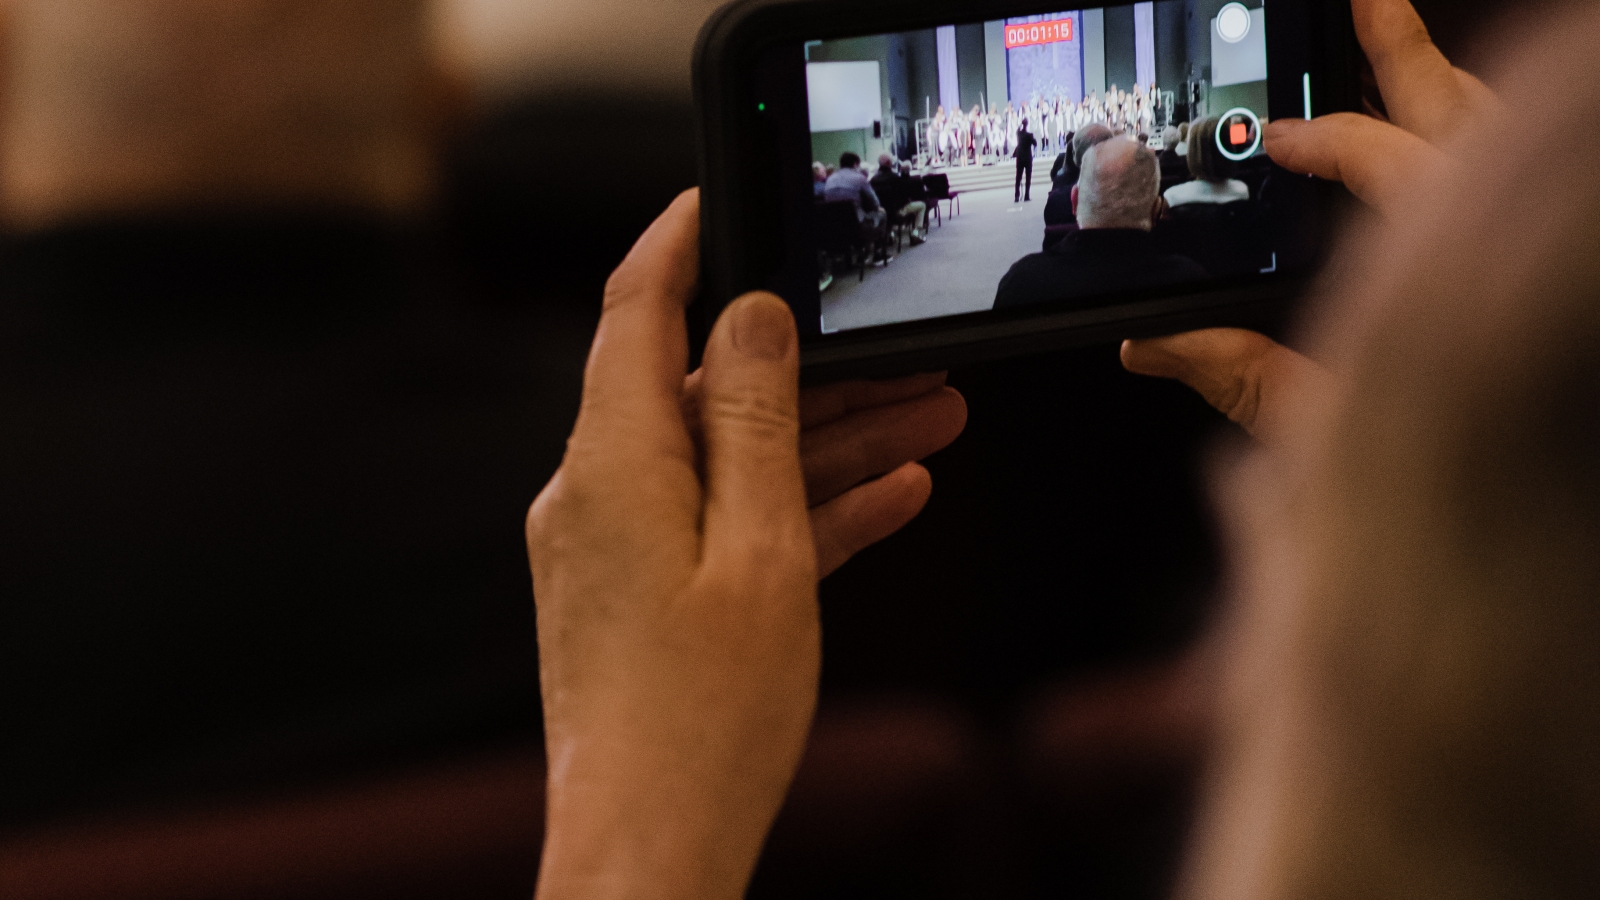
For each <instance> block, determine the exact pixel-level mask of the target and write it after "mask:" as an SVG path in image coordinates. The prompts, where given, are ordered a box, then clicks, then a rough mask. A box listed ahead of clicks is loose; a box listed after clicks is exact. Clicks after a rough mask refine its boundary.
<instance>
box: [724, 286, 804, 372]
mask: <svg viewBox="0 0 1600 900" xmlns="http://www.w3.org/2000/svg"><path fill="white" fill-rule="evenodd" d="M793 319H794V317H793V316H792V315H790V313H789V307H787V306H784V305H783V304H782V303H781V302H778V301H775V300H772V299H770V298H747V299H745V300H741V301H739V304H738V306H737V308H736V309H734V311H733V346H734V347H736V348H738V350H739V352H741V353H743V354H745V355H746V356H753V357H755V358H757V359H782V358H783V357H784V355H785V354H787V353H788V352H789V341H790V337H789V335H790V332H791V331H793V329H794V326H793V325H792V324H791V323H792V322H793Z"/></svg>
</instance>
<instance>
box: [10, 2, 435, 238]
mask: <svg viewBox="0 0 1600 900" xmlns="http://www.w3.org/2000/svg"><path fill="white" fill-rule="evenodd" d="M11 7H12V8H11V10H10V16H9V26H10V27H9V34H8V35H7V38H8V44H9V58H8V60H7V77H6V79H5V84H4V91H5V97H4V102H3V103H0V110H3V117H0V204H3V208H4V215H5V217H6V218H7V219H9V220H10V221H11V223H12V224H13V225H15V226H20V227H25V228H27V227H47V226H49V225H52V224H55V223H57V222H61V221H64V220H70V219H82V218H88V217H95V216H103V215H118V214H127V213H130V212H131V213H143V212H150V211H168V210H186V209H193V208H196V207H219V206H220V207H226V208H230V209H238V208H240V207H244V208H253V207H271V208H282V207H294V208H303V207H306V206H317V207H324V208H325V207H345V208H354V209H363V210H370V211H374V212H379V213H386V214H388V213H410V212H413V211H415V210H416V209H417V208H418V207H419V206H421V205H423V204H424V203H426V201H427V200H428V199H429V197H430V195H431V193H432V190H433V187H434V180H435V174H436V173H435V163H436V150H437V143H438V140H439V138H440V137H441V134H440V133H439V132H440V129H441V126H442V125H443V123H444V120H445V117H446V116H445V112H446V104H445V103H444V102H443V100H444V99H445V97H446V93H445V91H443V90H436V89H439V88H443V87H444V79H443V78H442V77H440V76H441V75H442V73H441V71H440V70H439V69H438V68H437V66H436V64H435V59H434V54H433V48H432V47H431V46H430V31H429V19H428V6H427V0H233V2H227V3H219V2H194V0H15V2H14V3H13V4H12V5H11Z"/></svg>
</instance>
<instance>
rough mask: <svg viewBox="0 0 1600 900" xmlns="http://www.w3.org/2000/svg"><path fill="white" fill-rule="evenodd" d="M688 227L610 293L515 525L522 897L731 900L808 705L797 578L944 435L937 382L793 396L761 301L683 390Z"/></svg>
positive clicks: (714, 345)
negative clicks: (571, 415) (528, 682)
mask: <svg viewBox="0 0 1600 900" xmlns="http://www.w3.org/2000/svg"><path fill="white" fill-rule="evenodd" d="M698 221H699V217H698V198H697V196H696V195H695V194H694V193H692V192H691V193H688V194H685V195H684V196H682V197H680V198H679V199H678V201H677V202H676V203H674V204H673V206H672V207H671V208H670V209H669V210H668V211H667V213H666V214H665V215H663V216H662V217H661V219H660V220H659V221H657V222H656V224H655V225H654V226H652V227H651V229H650V230H649V231H648V232H646V234H645V235H644V237H643V238H641V239H640V241H639V244H638V245H637V247H635V249H634V251H633V252H632V254H630V256H629V257H628V259H627V260H626V261H625V262H624V263H623V265H622V267H621V268H620V269H618V271H617V273H616V274H615V275H614V276H613V277H612V279H611V282H610V284H609V285H608V286H607V290H606V302H605V312H604V314H603V318H602V321H601V324H600V328H599V331H598V333H597V335H596V337H595V342H594V349H593V352H592V355H591V358H590V361H589V367H588V371H587V374H586V378H585V389H584V399H583V405H582V408H581V412H580V414H579V419H578V423H577V426H576V428H575V430H574V432H573V435H572V440H571V442H570V445H569V450H568V454H567V457H566V459H565V461H564V462H563V464H562V466H561V469H560V471H559V472H558V473H557V474H556V476H555V478H554V479H553V480H552V481H551V482H550V484H549V486H548V487H547V488H546V489H545V490H544V492H543V493H541V494H540V496H539V498H538V500H537V501H536V502H535V503H534V505H533V508H532V510H531V512H530V514H529V517H528V529H527V533H528V549H529V558H530V560H531V562H532V567H533V577H534V593H535V597H536V598H537V606H538V622H539V643H540V662H541V681H542V686H543V691H544V706H545V727H546V732H547V748H548V753H549V759H550V776H549V777H550V794H549V812H548V816H549V831H548V836H547V839H546V845H545V853H544V861H543V864H542V868H541V873H540V882H539V896H541V897H612V896H617V897H621V896H637V895H638V893H639V890H640V888H641V886H644V885H648V886H649V893H650V895H651V896H654V897H699V898H715V897H729V898H733V897H738V896H741V895H742V893H743V890H744V886H745V883H746V882H747V881H748V879H749V876H750V872H751V870H752V868H753V867H754V865H755V860H756V856H757V854H758V853H759V851H760V848H761V844H762V841H763V840H764V838H765V835H766V830H767V828H768V827H769V826H770V824H771V822H772V819H773V817H774V816H776V814H777V811H778V807H779V804H780V803H781V802H782V799H783V796H784V793H785V791H786V790H787V788H788V784H789V781H790V779H791V778H792V777H793V774H794V769H795V767H796V765H797V764H798V762H799V758H800V753H801V749H802V748H803V746H804V743H805V739H806V735H807V732H808V730H809V728H810V722H811V716H812V712H813V710H814V707H815V703H816V691H817V677H818V671H819V667H820V661H821V637H820V635H821V631H820V624H819V621H818V611H817V599H816V582H817V578H818V577H819V576H820V575H823V574H826V573H827V572H829V571H831V570H832V569H834V568H836V567H837V566H838V565H840V564H842V563H843V562H844V561H845V560H846V559H848V558H849V557H850V556H851V555H852V554H853V553H855V552H857V551H859V550H860V549H862V548H863V547H865V546H867V545H868V544H870V543H872V542H874V541H876V540H879V539H881V538H883V537H885V536H887V535H888V534H890V533H892V532H893V531H895V530H897V529H898V528H899V527H901V526H902V525H904V524H905V522H906V521H908V520H909V519H910V518H911V517H912V516H914V515H915V514H916V513H917V512H918V511H919V510H920V509H921V508H922V505H923V504H924V503H925V502H926V500H927V498H928V494H929V490H930V482H929V478H928V474H927V472H926V470H924V469H922V468H921V467H920V466H918V465H916V464H915V463H914V462H912V460H914V459H917V458H920V457H922V456H925V455H927V454H928V453H931V452H933V451H935V450H937V449H939V448H940V447H942V446H944V445H945V444H948V443H949V442H950V441H951V440H953V439H954V438H955V436H956V435H957V434H958V433H959V432H960V430H961V427H962V425H963V424H964V421H965V406H964V404H963V401H962V400H961V398H960V396H959V395H957V394H956V393H955V392H954V391H951V390H949V389H948V388H945V387H944V386H943V377H942V376H936V375H935V376H922V377H917V378H909V379H903V380H901V381H896V382H889V383H876V384H866V383H858V384H846V385H837V386H833V387H830V388H826V389H822V390H818V391H811V392H808V393H806V394H804V395H802V394H801V392H800V391H799V390H798V388H797V383H798V372H799V343H798V337H797V335H796V330H795V326H794V320H793V317H792V315H791V314H790V312H789V309H788V307H787V306H786V305H784V304H783V302H782V301H781V300H779V299H777V298H776V297H773V296H771V295H766V294H763V295H752V296H749V297H745V298H742V299H741V300H739V301H738V302H737V303H735V304H733V305H732V306H731V307H730V308H729V309H728V310H727V311H726V313H725V314H724V315H723V316H722V318H721V320H720V321H719V323H718V324H717V326H716V328H715V330H714V332H713V334H712V336H711V339H710V342H709V344H708V346H707V350H706V362H705V367H704V368H703V369H702V370H701V371H699V372H696V373H695V374H693V375H691V376H690V377H689V378H688V380H687V381H685V380H684V378H683V376H682V375H681V374H679V373H681V372H682V371H683V370H684V368H685V364H686V362H687V360H688V341H687V334H686V332H685V327H684V309H685V307H686V305H687V304H688V302H689V300H690V299H691V298H692V296H693V294H694V289H695V283H696V281H697V278H698V271H697V262H696V260H697V258H698V253H697V252H696V245H697V241H698ZM619 660H627V661H628V662H627V665H625V666H619V665H617V661H619Z"/></svg>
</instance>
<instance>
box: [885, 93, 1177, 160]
mask: <svg viewBox="0 0 1600 900" xmlns="http://www.w3.org/2000/svg"><path fill="white" fill-rule="evenodd" d="M1171 106H1172V94H1171V93H1170V92H1168V93H1165V94H1163V93H1162V91H1161V90H1160V89H1159V88H1157V87H1156V86H1155V85H1154V84H1152V85H1150V86H1149V87H1148V88H1146V87H1145V86H1144V85H1134V88H1133V91H1132V92H1131V93H1130V92H1128V91H1124V90H1121V89H1119V88H1118V87H1117V86H1116V85H1114V84H1113V85H1111V87H1109V88H1107V89H1106V92H1105V95H1104V96H1101V95H1100V94H1099V93H1098V92H1097V91H1090V92H1089V95H1088V96H1087V97H1084V98H1083V100H1082V101H1080V102H1077V103H1074V102H1073V101H1072V99H1071V98H1070V97H1068V96H1067V95H1066V94H1065V93H1064V92H1058V93H1055V94H1054V95H1053V96H1044V97H1041V96H1040V95H1039V94H1038V92H1035V93H1034V94H1033V96H1032V97H1030V98H1029V99H1028V101H1027V102H1026V103H1021V104H1015V103H1007V104H1006V105H1005V108H1004V109H1001V108H999V107H998V105H995V104H990V106H989V111H988V112H987V113H986V112H984V111H983V107H982V106H981V105H979V104H973V107H972V111H971V112H962V111H961V110H960V109H956V110H954V111H953V112H950V113H946V112H945V108H944V107H943V106H940V107H939V108H938V111H937V112H935V113H934V114H933V116H932V117H931V118H929V119H926V120H923V121H921V122H918V123H917V126H918V127H917V143H918V147H917V155H918V158H919V162H920V163H921V164H922V165H923V166H926V167H934V166H944V167H948V166H967V165H981V164H985V163H993V162H998V161H1000V160H1003V159H1008V158H1010V157H1011V155H1012V153H1013V152H1015V150H1016V148H1017V133H1018V132H1019V131H1020V130H1021V129H1022V124H1023V122H1024V121H1026V122H1027V123H1028V131H1030V132H1031V133H1032V134H1033V136H1034V138H1035V139H1036V140H1038V142H1039V146H1038V148H1037V150H1036V151H1035V152H1037V153H1046V152H1051V151H1054V152H1060V151H1063V150H1065V149H1066V148H1067V142H1068V141H1069V140H1070V139H1071V137H1072V135H1073V134H1074V133H1076V132H1078V131H1081V130H1082V129H1084V128H1086V127H1088V126H1089V125H1090V124H1093V123H1099V124H1101V125H1105V126H1107V127H1108V128H1110V129H1111V130H1112V131H1114V132H1119V133H1124V134H1128V135H1130V136H1132V135H1139V134H1143V135H1147V136H1151V135H1156V134H1159V131H1158V130H1157V129H1158V128H1160V127H1165V126H1166V125H1169V124H1171V119H1172V109H1171Z"/></svg>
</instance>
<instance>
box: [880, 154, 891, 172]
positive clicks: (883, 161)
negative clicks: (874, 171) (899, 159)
mask: <svg viewBox="0 0 1600 900" xmlns="http://www.w3.org/2000/svg"><path fill="white" fill-rule="evenodd" d="M878 171H879V172H893V171H894V157H892V156H890V155H889V154H887V153H880V154H878Z"/></svg>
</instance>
